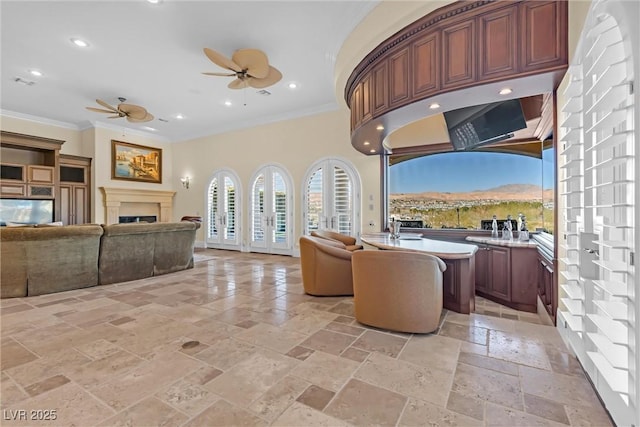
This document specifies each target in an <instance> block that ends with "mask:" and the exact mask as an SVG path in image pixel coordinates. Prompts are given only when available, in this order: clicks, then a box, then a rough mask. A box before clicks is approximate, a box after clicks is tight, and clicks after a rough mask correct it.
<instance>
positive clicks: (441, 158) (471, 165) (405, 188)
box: [389, 150, 553, 194]
mask: <svg viewBox="0 0 640 427" xmlns="http://www.w3.org/2000/svg"><path fill="white" fill-rule="evenodd" d="M545 151H549V150H545ZM545 154H547V153H546V152H545ZM546 157H547V156H545V158H546ZM543 164H544V168H545V180H544V183H545V188H553V179H550V180H549V179H547V178H546V177H547V176H553V162H549V161H545V162H543V161H542V160H540V159H537V158H534V157H528V156H521V155H514V154H503V153H482V152H461V153H443V154H434V155H430V156H424V157H420V158H417V159H412V160H408V161H405V162H401V163H398V164H396V165H393V166H391V167H390V172H389V190H390V193H392V194H397V193H420V192H425V191H439V192H452V193H454V192H466V191H475V190H488V189H491V188H495V187H499V186H501V185H505V184H533V185H537V186H539V187H542V168H543Z"/></svg>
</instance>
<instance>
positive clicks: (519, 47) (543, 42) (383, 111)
mask: <svg viewBox="0 0 640 427" xmlns="http://www.w3.org/2000/svg"><path fill="white" fill-rule="evenodd" d="M567 66H568V3H567V1H566V0H558V1H540V0H496V1H494V0H477V1H468V0H466V1H458V2H455V3H452V4H449V5H446V6H444V7H442V8H440V9H437V10H435V11H433V12H431V13H430V14H428V15H426V16H424V17H422V18H420V19H418V20H417V21H415V22H414V23H412V24H410V25H408V26H407V27H405V28H403V29H402V30H400V31H398V32H397V33H396V34H394V35H393V36H391V37H390V38H388V39H387V40H385V41H384V42H382V43H381V44H380V45H378V47H376V48H375V49H374V50H373V51H372V52H370V53H369V54H368V55H367V56H366V57H365V58H364V59H363V60H362V62H360V64H358V66H357V67H356V68H355V69H354V71H353V72H352V73H351V75H350V76H349V79H348V80H347V84H346V87H345V100H346V102H347V105H348V106H349V108H350V109H351V144H352V145H353V147H354V148H355V149H356V150H358V151H360V152H362V153H364V154H375V155H379V154H380V153H382V149H383V146H382V141H383V140H384V139H385V138H386V136H387V135H389V133H390V132H392V131H393V130H396V129H398V128H400V127H402V126H404V125H406V124H407V123H411V122H413V121H415V120H419V119H421V118H424V117H427V116H428V115H430V114H431V113H432V112H430V111H429V108H428V106H429V100H432V99H434V97H436V96H440V97H442V96H445V97H446V96H447V94H449V96H459V97H460V96H461V97H465V96H467V95H471V93H469V94H467V95H465V92H462V93H460V94H450V93H451V92H454V91H459V90H460V89H466V90H467V91H469V89H471V88H474V87H479V86H482V85H485V84H491V83H499V82H504V81H507V80H508V81H511V80H516V79H521V78H530V80H531V82H530V84H529V86H530V87H535V89H536V90H538V91H539V92H537V93H543V92H551V91H553V90H554V89H555V88H556V87H557V86H558V84H559V83H560V80H561V78H562V76H563V75H564V72H565V71H566V69H567ZM531 83H532V84H531ZM525 95H534V93H527V94H525ZM471 96H473V95H471ZM485 102H491V101H485ZM481 103H483V102H476V103H475V104H481ZM468 105H469V104H468ZM456 108H457V107H456ZM450 109H451V108H450ZM439 111H440V112H441V111H442V110H439ZM445 111H446V109H445ZM380 126H382V127H384V129H383V130H378V129H376V128H378V127H380ZM365 141H367V142H369V144H367V145H364V142H365ZM371 150H375V151H376V152H375V153H371V152H370V151H371Z"/></svg>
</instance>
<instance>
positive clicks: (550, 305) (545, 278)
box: [538, 253, 558, 324]
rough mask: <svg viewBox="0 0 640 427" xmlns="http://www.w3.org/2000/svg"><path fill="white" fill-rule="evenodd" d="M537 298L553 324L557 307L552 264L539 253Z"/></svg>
mask: <svg viewBox="0 0 640 427" xmlns="http://www.w3.org/2000/svg"><path fill="white" fill-rule="evenodd" d="M538 297H539V298H540V301H541V302H542V305H543V306H544V308H545V310H546V311H547V313H548V314H549V316H550V317H551V320H552V321H553V323H554V324H555V323H556V308H557V307H558V295H557V288H556V286H555V270H554V268H553V262H552V261H551V260H549V259H548V258H547V257H545V256H544V255H542V254H541V253H538Z"/></svg>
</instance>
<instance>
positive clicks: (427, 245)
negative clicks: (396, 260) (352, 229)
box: [360, 233, 478, 259]
mask: <svg viewBox="0 0 640 427" xmlns="http://www.w3.org/2000/svg"><path fill="white" fill-rule="evenodd" d="M419 236H420V235H419V234H418V235H416V234H412V233H400V238H399V239H392V238H391V237H389V233H371V234H363V235H362V236H360V240H362V242H363V243H366V244H368V245H371V246H375V247H376V248H379V249H391V250H402V251H412V252H425V253H428V254H431V255H435V256H437V257H439V258H443V259H465V258H471V257H472V256H473V255H474V254H475V253H476V251H477V250H478V247H477V246H476V245H468V244H466V243H454V242H444V241H442V240H432V239H425V238H418V237H419Z"/></svg>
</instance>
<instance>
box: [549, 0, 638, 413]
mask: <svg viewBox="0 0 640 427" xmlns="http://www.w3.org/2000/svg"><path fill="white" fill-rule="evenodd" d="M602 4H603V3H601V4H600V5H602ZM596 15H597V18H596ZM634 24H637V23H634ZM585 28H587V30H585V33H583V36H582V40H581V46H580V49H583V50H586V53H584V51H583V52H579V53H582V55H581V56H582V63H580V64H576V65H573V66H572V67H571V69H570V72H571V73H572V75H573V80H572V81H571V83H570V85H569V86H568V87H567V90H566V91H565V93H564V95H565V97H566V98H567V102H566V104H565V105H564V107H563V112H564V113H565V120H564V122H563V123H562V127H563V128H565V132H566V134H565V135H564V137H563V138H562V141H563V151H562V153H561V154H562V156H563V158H564V165H563V167H564V169H565V177H564V179H563V181H564V183H565V184H564V187H565V188H564V195H565V203H566V208H565V210H564V217H563V220H564V223H565V230H567V233H566V242H565V243H564V244H563V245H562V248H563V249H564V250H565V252H566V257H564V258H562V259H561V262H562V264H563V265H561V275H562V276H563V279H564V283H563V284H562V285H561V287H560V288H561V299H560V301H561V305H560V307H559V325H558V326H559V328H560V331H561V333H563V334H564V335H565V336H566V337H567V340H568V341H569V343H570V344H571V345H572V347H573V348H574V350H575V351H576V353H577V355H578V357H579V358H580V360H581V363H582V364H583V366H584V367H585V370H586V371H587V373H588V374H589V376H590V378H591V380H592V382H593V384H594V386H595V387H596V389H597V390H598V393H599V394H600V396H601V397H602V399H603V401H604V402H605V405H606V406H607V409H608V410H609V411H610V412H611V414H612V416H613V418H614V421H615V422H616V423H617V424H619V425H630V424H637V422H638V416H639V415H638V402H639V399H638V393H639V392H640V390H638V386H637V384H638V375H639V374H640V373H639V372H638V369H639V368H640V366H639V364H640V362H639V361H638V359H639V357H640V354H639V353H638V342H637V339H638V338H637V337H638V323H637V319H638V303H639V301H638V292H637V282H636V279H635V260H634V257H635V244H636V241H637V235H636V224H635V218H636V211H635V209H636V208H635V204H636V199H637V197H638V195H637V188H636V187H635V180H636V177H637V171H636V170H635V164H636V159H635V144H636V141H635V134H634V121H633V117H634V96H633V89H632V87H633V86H632V82H631V81H630V79H629V76H628V74H627V70H630V69H633V65H632V64H633V62H632V55H631V52H629V51H627V50H626V49H625V44H624V37H623V36H622V34H621V32H620V27H619V26H618V23H617V22H616V20H615V19H614V18H613V17H612V16H610V15H608V14H607V13H598V14H596V13H595V12H594V11H593V10H592V11H591V13H590V16H589V17H588V18H587V25H586V27H585ZM589 28H590V29H589ZM577 57H580V56H577ZM563 329H566V331H564V330H563Z"/></svg>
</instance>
